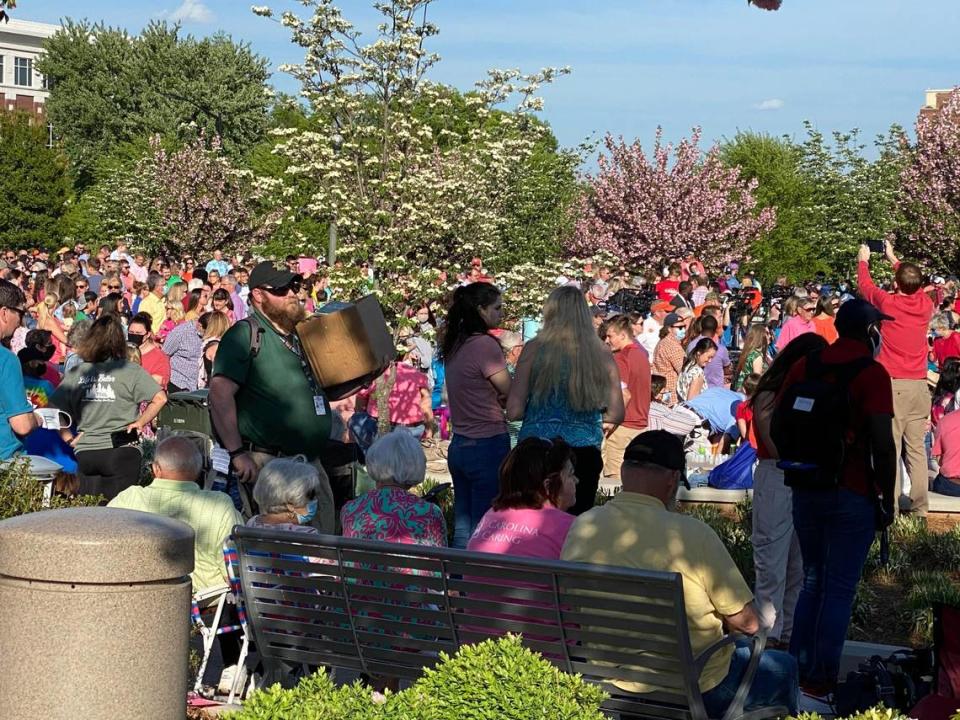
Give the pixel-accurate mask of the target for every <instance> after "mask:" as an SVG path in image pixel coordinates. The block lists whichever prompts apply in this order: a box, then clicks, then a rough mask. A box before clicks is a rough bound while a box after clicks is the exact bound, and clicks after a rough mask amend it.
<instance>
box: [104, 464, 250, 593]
mask: <svg viewBox="0 0 960 720" xmlns="http://www.w3.org/2000/svg"><path fill="white" fill-rule="evenodd" d="M107 507H113V508H123V509H125V510H140V511H141V512H148V513H154V514H155V515H163V516H165V517H169V518H173V519H174V520H181V521H183V522H185V523H186V524H187V525H189V526H190V527H192V528H193V531H194V532H195V533H196V538H195V539H194V543H193V572H192V573H190V580H191V581H192V582H193V591H194V592H199V591H200V590H205V589H207V588H211V587H217V586H218V585H225V584H226V583H227V571H226V567H225V566H224V564H223V543H224V541H225V540H226V539H227V538H229V537H230V532H231V531H232V530H233V527H234V525H243V518H241V517H240V513H238V512H237V510H236V508H235V507H234V506H233V501H232V500H231V499H230V496H229V495H227V494H226V493H222V492H216V491H211V490H201V489H200V487H199V486H198V485H197V484H196V483H195V482H187V481H183V480H162V479H159V478H158V479H156V480H154V481H153V482H152V483H150V484H149V485H148V486H147V487H140V486H139V485H134V486H133V487H129V488H127V489H126V490H124V491H123V492H121V493H120V494H119V495H117V496H116V497H115V498H114V499H113V500H111V501H110V502H109V503H108V504H107Z"/></svg>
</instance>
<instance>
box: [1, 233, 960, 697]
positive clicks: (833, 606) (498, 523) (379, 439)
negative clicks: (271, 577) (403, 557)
mask: <svg viewBox="0 0 960 720" xmlns="http://www.w3.org/2000/svg"><path fill="white" fill-rule="evenodd" d="M884 255H885V256H886V259H887V260H888V261H889V262H890V264H891V270H892V272H893V278H894V279H893V280H892V282H891V283H889V284H887V285H878V284H877V283H876V282H875V281H874V279H873V277H872V275H871V267H870V263H871V259H872V258H871V252H870V249H869V248H868V247H867V246H863V247H861V249H860V254H859V257H858V265H857V277H856V283H855V287H856V292H853V290H852V287H853V286H852V285H851V284H848V283H846V282H837V283H829V282H826V281H825V280H824V279H823V278H819V279H817V280H815V281H811V282H808V283H805V284H801V285H797V286H796V287H788V286H787V283H786V280H785V279H784V278H780V279H777V281H776V282H775V283H774V285H773V288H771V290H768V291H766V292H765V291H764V289H763V288H762V286H761V285H760V282H759V281H758V280H757V278H756V277H754V276H753V275H751V274H749V273H747V274H744V275H743V276H741V274H740V269H739V266H738V265H737V263H736V262H731V263H730V264H729V265H728V266H727V267H726V268H725V270H724V272H722V273H720V274H718V275H716V276H714V277H711V276H709V275H708V274H707V272H706V270H705V268H704V267H703V265H702V264H701V263H700V262H699V261H697V260H696V259H695V258H693V257H688V258H686V259H684V260H683V261H682V262H676V263H672V264H670V265H669V266H668V267H666V268H664V269H663V272H662V273H654V274H653V276H651V274H650V273H647V274H646V276H644V275H641V276H636V277H635V276H633V275H631V274H630V273H628V272H627V270H626V269H625V268H620V269H619V271H617V269H611V268H608V267H598V268H596V269H594V268H587V269H586V270H585V275H584V276H583V277H581V278H572V279H571V278H558V279H557V287H556V288H555V289H554V290H553V291H552V292H551V293H550V294H549V295H548V297H547V298H546V299H545V301H544V304H543V308H542V313H541V315H540V317H538V318H532V319H528V320H533V321H535V325H536V332H535V335H534V336H533V337H524V336H523V335H522V333H521V332H519V330H520V329H521V326H520V325H519V324H518V323H515V322H509V323H507V322H505V318H506V317H508V316H509V312H510V309H509V308H505V307H504V305H503V292H502V291H503V288H501V287H500V286H498V284H497V280H496V278H495V277H493V276H492V275H491V274H490V273H489V272H488V271H486V270H485V269H484V268H483V266H482V262H481V261H480V260H479V259H478V260H475V261H474V262H473V263H472V264H471V266H470V268H469V269H468V270H467V271H466V272H465V273H464V274H463V275H461V276H459V277H458V278H457V282H456V284H455V286H454V287H453V288H451V290H452V292H451V293H450V296H449V299H448V301H447V302H445V303H442V304H432V303H429V302H420V301H417V300H416V299H412V300H411V302H410V304H409V306H408V307H407V308H406V310H405V311H404V312H403V313H402V314H401V315H400V317H398V318H396V321H395V323H394V324H395V326H396V341H397V357H396V360H395V361H394V362H392V363H390V366H389V367H388V368H387V369H386V371H385V372H384V373H383V375H382V376H380V377H379V378H377V379H376V380H375V381H374V382H372V383H371V384H370V385H368V386H367V387H365V388H362V389H361V390H360V391H359V392H357V393H356V394H354V395H351V396H350V397H347V398H345V399H339V400H330V399H329V398H328V397H327V395H326V393H325V391H324V388H323V387H322V386H321V385H320V383H318V381H317V379H316V378H315V376H314V373H313V371H312V369H311V367H310V364H309V362H308V360H307V358H306V354H305V351H304V348H303V347H302V345H301V341H300V339H299V337H298V334H297V330H296V328H297V325H298V323H300V322H301V321H303V320H304V319H305V318H306V317H307V316H308V315H309V314H310V313H311V312H313V311H315V310H317V309H319V308H321V307H322V306H323V305H324V304H326V303H327V302H328V301H330V300H331V299H346V298H335V292H334V291H333V290H332V289H331V288H330V287H329V283H328V282H327V278H326V274H325V272H324V267H323V263H322V262H321V263H318V262H317V261H316V260H313V259H310V258H298V257H293V256H291V257H288V258H287V259H286V261H285V262H284V263H282V264H274V263H273V262H270V261H264V260H261V261H255V260H254V259H253V258H251V257H246V256H237V257H233V258H226V257H224V256H223V254H222V253H221V252H220V251H216V252H214V253H213V256H212V258H210V259H209V260H207V261H206V262H203V261H201V260H195V259H193V258H179V259H176V260H173V259H168V258H154V259H149V260H148V258H147V257H146V256H145V255H143V254H141V253H138V252H133V254H131V250H130V249H129V248H128V247H127V246H126V245H125V244H123V243H120V244H118V245H117V246H116V247H109V246H104V247H101V248H99V249H98V250H97V251H96V252H87V251H86V249H85V248H84V247H83V246H76V247H74V248H63V249H61V251H60V252H58V253H56V254H54V255H48V254H46V253H40V252H31V253H27V252H16V251H7V252H6V253H5V254H4V255H3V257H4V259H3V260H0V339H2V341H3V345H4V347H3V348H2V349H0V388H2V389H0V459H8V458H10V457H13V456H15V455H17V454H20V453H24V452H29V453H33V454H41V455H48V456H51V457H54V458H57V459H59V460H62V461H63V462H64V464H68V463H70V462H73V466H72V468H73V471H74V472H75V473H76V475H77V477H78V479H79V492H81V493H83V494H93V495H102V496H103V497H104V498H105V501H107V502H109V503H110V505H112V506H119V507H128V508H135V509H141V510H147V511H150V512H157V513H161V514H174V515H175V516H177V517H180V518H181V519H184V520H185V521H187V522H189V523H190V524H192V525H194V526H195V528H196V529H197V541H196V556H197V560H196V567H195V571H194V576H193V580H194V586H195V589H196V590H200V589H203V587H204V586H205V584H207V583H212V582H213V581H214V580H217V579H219V578H218V572H219V573H220V574H222V563H221V562H220V561H219V559H218V557H219V552H220V545H221V544H222V543H223V542H224V541H225V540H226V539H227V538H228V536H229V532H230V529H231V528H232V527H233V526H234V525H235V524H238V523H243V522H246V523H247V524H251V525H255V526H271V527H274V528H278V529H286V530H290V531H296V532H310V533H316V532H321V533H342V534H343V535H345V536H347V537H361V538H370V539H377V540H385V541H389V542H399V543H414V544H423V545H446V544H448V543H449V544H450V545H451V546H452V547H455V548H465V549H468V550H476V551H481V552H492V553H501V554H513V555H521V556H528V557H537V558H544V559H568V560H577V561H586V562H593V563H598V564H610V565H622V566H627V567H636V568H644V569H651V570H669V571H673V572H678V573H680V574H681V575H682V577H683V581H684V595H685V600H686V612H687V615H688V621H689V626H690V629H691V642H692V644H693V652H694V655H696V654H698V653H699V652H700V651H702V650H703V649H704V648H706V647H708V646H709V645H710V644H712V643H713V642H714V641H716V640H717V639H719V638H720V637H721V636H722V634H723V632H724V630H725V629H726V630H727V631H736V632H744V633H748V634H749V633H754V632H756V631H757V630H758V629H759V628H760V627H764V628H767V629H768V632H769V635H768V638H769V643H768V645H769V646H770V649H769V650H768V651H766V652H765V653H764V657H763V659H762V661H761V663H760V667H759V670H758V674H757V676H756V679H755V681H754V683H753V689H752V690H751V693H750V696H749V699H748V702H747V708H748V709H750V708H751V707H755V706H759V705H762V704H769V703H775V704H783V705H786V706H787V707H789V708H790V709H791V712H796V709H797V688H798V687H802V688H803V689H804V690H805V691H806V692H808V693H810V694H815V695H818V696H822V695H825V694H829V693H830V692H832V691H833V690H834V688H835V686H836V682H837V675H838V672H839V666H840V655H841V652H842V648H843V642H844V639H845V637H846V632H847V627H848V624H849V620H850V613H851V608H852V603H853V598H854V594H855V590H856V586H857V583H858V582H859V579H860V575H861V572H862V568H863V565H864V563H865V561H866V557H867V552H868V550H869V548H870V545H871V543H872V542H873V541H874V538H875V536H876V534H877V533H878V532H882V531H884V530H885V528H886V527H887V526H888V525H889V524H890V523H891V522H892V520H893V518H894V516H895V514H896V513H897V512H898V511H899V505H898V499H899V497H900V495H901V488H902V487H903V485H904V484H905V479H906V478H909V482H910V490H909V498H910V505H909V509H910V511H911V512H912V513H914V514H916V515H919V516H921V517H924V516H925V515H926V514H927V511H928V508H929V502H928V492H929V491H930V490H931V489H932V490H933V491H934V492H938V493H942V494H946V495H954V496H960V413H954V412H953V411H954V410H955V409H956V408H957V407H958V405H960V402H958V400H957V397H956V396H957V392H958V390H960V334H958V333H957V332H956V331H955V328H957V326H958V322H960V314H958V311H960V299H958V291H960V282H958V280H957V279H956V278H948V279H943V278H933V279H932V280H930V281H928V279H927V278H925V277H924V276H923V274H922V273H921V270H920V268H919V267H917V266H916V265H914V264H912V263H909V262H901V261H900V260H899V258H897V256H896V255H895V253H894V249H893V248H892V246H890V245H889V244H887V246H886V248H885V253H884ZM645 296H647V297H650V299H651V300H652V302H649V303H647V304H648V305H649V307H643V306H642V303H639V302H636V300H637V299H638V298H643V297H645ZM653 296H655V297H653ZM631 299H633V302H631ZM516 320H520V319H519V318H511V321H516ZM533 324H534V323H524V324H523V326H522V327H523V328H527V327H529V326H531V325H533ZM504 325H513V326H514V327H510V328H504ZM931 387H933V390H932V391H931V389H930V388H931ZM204 388H206V389H208V391H209V394H208V401H209V408H210V416H211V420H212V425H213V428H214V431H215V440H216V443H217V445H218V446H219V447H220V448H221V449H222V450H223V452H224V453H225V454H226V456H227V457H228V458H229V468H230V473H229V475H230V477H231V478H232V479H233V480H235V481H236V482H237V483H238V484H239V486H240V487H245V488H248V489H249V490H250V492H249V493H248V496H243V494H242V493H239V494H238V495H237V496H236V497H233V496H231V495H227V494H225V493H223V492H220V491H219V490H212V489H201V487H200V485H199V484H198V482H197V481H198V479H199V478H200V476H201V470H202V468H203V466H204V458H203V457H202V456H201V453H200V451H199V450H198V449H197V447H196V445H195V444H191V443H190V442H186V441H184V439H183V438H178V437H176V436H173V437H167V438H165V439H163V440H162V441H161V442H160V443H159V444H158V446H157V448H156V454H155V456H154V459H153V462H152V466H151V470H152V472H151V473H149V474H150V475H152V480H151V481H150V482H149V484H146V485H144V484H142V482H141V477H142V475H143V474H142V472H141V464H142V458H141V438H142V437H143V436H145V435H147V436H149V435H150V434H152V433H154V432H156V431H157V427H156V418H157V415H158V413H159V412H160V411H161V409H162V408H163V406H164V405H165V403H167V402H168V397H169V395H170V394H174V393H182V392H185V391H186V392H191V391H196V390H198V389H204ZM46 407H50V408H55V409H57V410H58V411H60V413H59V414H57V415H56V417H57V418H58V420H57V421H56V422H55V423H54V424H53V426H51V425H50V422H51V421H50V420H49V417H50V416H49V415H38V414H37V413H36V412H35V411H37V410H42V409H43V408H46ZM447 439H449V445H448V446H447V444H446V442H443V443H442V447H444V448H446V449H445V454H446V459H447V463H448V469H449V474H450V477H451V479H452V485H453V499H454V509H453V526H452V527H451V528H449V529H448V528H447V525H446V520H445V518H444V516H443V514H442V513H441V512H440V510H439V509H438V507H437V506H436V505H434V504H433V503H431V502H430V501H429V500H427V499H424V498H422V497H420V496H419V495H417V494H416V493H415V492H413V490H414V489H415V488H416V487H417V486H418V485H419V484H420V483H421V482H422V481H423V480H424V478H425V474H426V459H425V454H424V447H425V446H426V447H428V448H430V447H434V448H435V447H437V445H438V443H441V441H445V440H447ZM698 443H699V444H700V445H701V446H702V445H703V444H704V443H707V444H709V446H710V447H712V448H714V452H724V451H726V450H727V449H729V448H732V447H735V446H738V445H739V446H741V447H744V446H750V448H752V450H753V451H755V453H756V458H757V462H756V465H755V467H754V470H753V488H754V504H753V537H752V541H753V547H754V564H755V567H756V575H757V580H756V585H755V587H754V588H753V589H751V588H750V587H748V585H747V584H746V582H745V581H744V580H743V577H742V576H741V574H740V572H739V571H738V570H737V568H736V566H735V565H734V563H733V561H732V560H731V558H730V554H729V552H728V551H727V550H726V549H725V548H724V547H723V545H722V543H721V542H720V540H719V538H718V537H717V536H716V534H715V533H714V532H713V531H712V530H711V529H710V528H709V527H708V526H706V525H705V524H703V523H701V522H699V521H698V520H696V519H694V518H692V517H691V516H687V515H683V514H678V513H676V512H675V510H676V505H677V495H678V491H679V488H680V487H681V486H683V485H684V484H685V483H686V482H687V475H688V471H689V469H690V468H689V467H688V466H689V465H690V464H691V462H692V460H691V458H692V457H694V455H693V454H692V453H691V448H692V447H693V446H696V445H697V444H698ZM354 462H361V463H363V465H364V466H365V468H366V471H367V473H368V474H369V476H370V478H371V479H372V481H373V483H374V487H373V489H371V490H369V491H368V492H366V493H362V494H359V495H357V493H356V492H355V490H354V485H353V482H352V477H351V475H350V474H349V473H347V474H346V475H345V474H344V473H342V472H339V470H340V469H342V467H344V466H348V465H351V464H352V463H354ZM931 476H933V478H934V479H933V480H932V482H931V481H930V480H929V478H930V477H931ZM345 478H346V479H345ZM602 478H606V480H607V481H608V482H610V483H613V484H617V485H619V486H620V487H621V488H622V492H620V493H619V494H617V495H615V496H614V497H613V498H612V499H611V500H609V502H606V503H603V504H600V505H599V506H597V497H598V487H599V486H600V483H601V479H602ZM624 538H630V542H625V541H624ZM218 568H219V569H218ZM224 654H225V657H226V656H227V655H231V654H232V653H228V652H227V650H226V649H224ZM748 656H749V653H748V652H747V650H746V648H743V647H740V646H730V647H729V648H727V649H726V650H725V651H723V652H720V653H717V654H716V655H715V656H714V657H713V658H712V659H711V660H710V661H709V662H708V663H707V666H706V667H705V669H704V673H703V675H702V677H701V688H702V690H703V691H704V694H705V702H707V705H708V709H709V711H710V712H711V716H713V713H714V712H715V713H716V714H717V716H719V715H721V714H722V713H723V711H724V708H725V707H726V706H727V705H729V703H730V702H731V700H732V695H733V692H734V691H735V689H736V686H737V682H738V678H739V677H740V676H741V675H742V673H743V667H744V665H745V663H746V659H747V657H748ZM624 689H625V690H627V691H635V692H647V691H649V690H650V689H651V688H646V687H644V688H631V687H624Z"/></svg>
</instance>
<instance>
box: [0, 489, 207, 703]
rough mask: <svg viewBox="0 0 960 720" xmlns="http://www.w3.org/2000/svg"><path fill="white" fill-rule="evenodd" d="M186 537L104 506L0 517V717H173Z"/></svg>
mask: <svg viewBox="0 0 960 720" xmlns="http://www.w3.org/2000/svg"><path fill="white" fill-rule="evenodd" d="M193 538H194V533H193V529H192V528H191V527H190V526H189V525H187V524H186V523H182V522H180V521H179V520H171V519H169V518H165V517H161V516H159V515H153V514H150V513H143V512H137V511H133V510H116V509H111V508H70V509H65V510H49V511H45V512H38V513H31V514H29V515H21V516H20V517H15V518H11V519H9V520H4V521H2V522H0V658H2V660H0V718H3V719H4V720H21V719H23V720H26V719H27V718H47V719H53V718H56V719H57V720H59V719H61V718H62V719H63V720H67V719H69V720H81V719H82V720H108V719H109V720H116V718H126V717H130V718H150V720H166V718H170V719H171V720H183V718H184V717H185V715H186V697H187V669H188V668H187V661H188V641H189V634H190V592H191V588H190V578H189V577H188V574H189V573H190V572H192V570H193Z"/></svg>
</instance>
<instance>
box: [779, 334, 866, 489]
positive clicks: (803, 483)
mask: <svg viewBox="0 0 960 720" xmlns="http://www.w3.org/2000/svg"><path fill="white" fill-rule="evenodd" d="M872 363H873V360H872V359H871V358H860V359H857V360H854V361H852V362H849V363H845V364H843V365H830V364H827V363H824V362H823V359H822V357H821V353H820V352H815V353H812V354H811V355H808V356H807V366H806V375H805V377H804V378H803V380H800V381H799V382H796V383H794V384H793V385H791V386H790V387H788V388H786V389H785V390H784V392H783V394H782V396H781V398H780V402H779V403H778V404H777V407H776V409H775V410H774V412H773V418H772V421H771V425H770V435H771V437H772V438H773V442H774V444H775V445H776V446H777V451H778V453H779V455H780V458H781V459H780V462H778V463H777V467H778V468H780V469H781V470H783V476H784V484H785V485H787V487H793V488H801V489H804V490H828V489H832V488H836V487H837V486H838V485H839V483H840V474H841V471H842V469H843V463H844V460H845V458H846V454H847V448H848V447H849V446H850V445H851V443H852V440H853V439H852V438H851V437H849V434H850V432H849V428H850V393H849V387H850V383H851V382H852V381H853V379H854V378H855V377H856V376H857V375H859V374H860V373H861V372H862V371H863V370H865V369H866V368H867V367H868V366H869V365H870V364H872Z"/></svg>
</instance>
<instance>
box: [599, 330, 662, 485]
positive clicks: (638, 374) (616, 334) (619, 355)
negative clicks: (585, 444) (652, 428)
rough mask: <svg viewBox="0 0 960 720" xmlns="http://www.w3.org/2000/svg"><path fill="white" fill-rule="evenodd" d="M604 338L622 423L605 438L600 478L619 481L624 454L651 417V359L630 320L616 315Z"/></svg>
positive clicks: (605, 331) (644, 428) (645, 427)
mask: <svg viewBox="0 0 960 720" xmlns="http://www.w3.org/2000/svg"><path fill="white" fill-rule="evenodd" d="M604 337H605V339H606V342H607V345H609V346H610V349H611V350H613V358H614V360H616V362H617V369H618V370H619V371H620V388H621V390H622V391H623V407H624V416H623V422H622V423H621V424H620V425H617V426H616V427H614V428H613V429H612V431H611V432H609V433H608V434H607V437H606V440H604V443H603V474H604V476H605V477H611V478H615V479H617V480H619V479H620V466H621V465H622V464H623V452H624V450H626V449H627V445H629V444H630V441H631V440H633V439H634V438H635V437H636V436H637V435H639V434H640V433H642V432H643V431H644V430H646V429H647V419H648V417H649V413H650V375H651V373H650V359H649V356H648V355H647V352H646V351H645V350H644V349H643V348H641V347H639V346H638V345H637V343H636V342H635V341H634V338H633V328H632V326H631V324H630V317H629V316H627V315H617V316H616V317H614V318H611V319H610V320H608V321H607V322H606V323H604Z"/></svg>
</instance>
